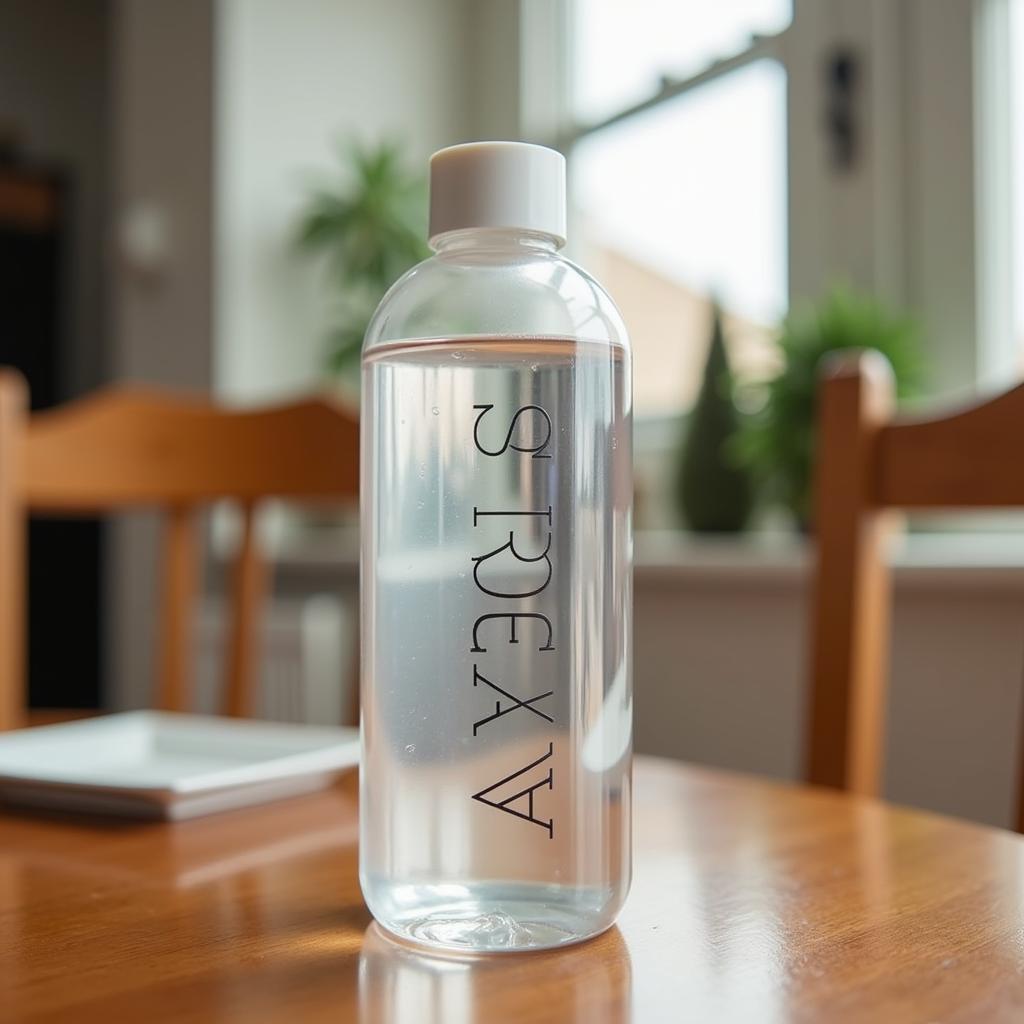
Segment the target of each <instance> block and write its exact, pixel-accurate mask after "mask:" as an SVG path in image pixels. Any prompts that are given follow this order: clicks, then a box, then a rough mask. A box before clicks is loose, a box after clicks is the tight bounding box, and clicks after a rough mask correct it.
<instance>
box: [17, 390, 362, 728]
mask: <svg viewBox="0 0 1024 1024" xmlns="http://www.w3.org/2000/svg"><path fill="white" fill-rule="evenodd" d="M358 493H359V425H358V420H357V419H356V417H355V416H354V415H353V414H352V413H350V412H348V411H347V410H345V409H344V408H342V407H341V406H340V405H335V404H334V403H332V402H330V401H327V400H323V399H314V400H309V401H303V402H298V403H295V404H292V405H286V406H281V407H278V408H272V409H267V410H261V411H238V410H230V409H224V408H219V407H218V406H216V405H214V404H212V403H210V402H206V401H202V400H193V399H185V398H180V397H173V396H170V395H167V394H162V393H160V392H158V391H153V390H148V389H144V388H136V387H123V388H116V389H112V390H109V391H104V392H100V393H98V394H96V395H94V396H91V397H88V398H85V399H82V400H80V401H76V402H72V403H69V404H68V405H65V406H62V407H60V408H57V409H54V410H52V411H46V412H41V413H37V414H34V415H31V416H30V415H29V413H28V401H27V388H26V385H25V382H24V380H23V378H22V377H21V376H20V375H18V374H17V373H15V372H13V371H10V370H0V729H2V728H11V727H14V726H16V725H18V724H19V723H20V722H21V721H22V716H23V713H24V707H25V662H24V626H25V602H24V591H25V562H24V560H25V541H26V535H25V522H26V518H27V515H28V514H29V513H30V512H44V513H50V514H76V513H85V514H90V513H102V512H112V511H115V510H123V509H130V508H140V507H153V506H156V507H159V508H161V509H163V510H164V512H165V516H166V519H165V526H164V538H163V562H164V564H163V573H164V575H163V581H162V621H161V630H160V643H159V650H158V663H157V666H156V671H157V701H156V702H157V704H158V706H159V707H162V708H166V709H169V710H183V709H184V708H185V707H186V706H187V703H188V699H189V696H190V693H189V691H190V679H189V676H190V671H189V670H190V666H191V665H192V661H193V658H192V645H191V633H192V629H191V625H192V621H193V614H194V606H195V599H196V595H197V587H198V581H199V576H198V568H199V566H198V556H199V544H198V537H197V533H196V511H197V508H198V507H199V506H201V505H204V504H208V503H210V502H213V501H217V500H220V499H229V500H233V501H235V502H237V503H238V504H239V505H240V507H241V511H242V517H243V529H242V539H241V544H240V547H239V550H238V553H237V556H236V562H235V566H234V574H233V579H232V594H231V601H232V616H231V627H230V632H229V636H228V645H229V647H228V652H227V654H228V656H227V659H226V664H227V672H226V679H225V686H224V692H223V710H224V712H225V713H226V714H231V715H245V714H248V713H250V712H251V708H252V700H253V694H254V690H255V682H254V679H255V672H254V652H255V640H256V636H255V630H256V626H257V624H258V620H259V612H260V609H261V606H262V601H263V598H264V594H265V588H266V570H265V566H264V564H263V562H262V559H261V557H260V553H259V550H258V545H257V540H256V536H255V529H254V524H255V518H254V513H255V509H256V507H257V505H258V504H259V502H260V501H261V500H262V499H265V498H271V497H281V498H292V499H298V500H309V501H317V500H322V501H342V500H346V499H354V498H356V497H357V496H358Z"/></svg>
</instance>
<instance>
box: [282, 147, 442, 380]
mask: <svg viewBox="0 0 1024 1024" xmlns="http://www.w3.org/2000/svg"><path fill="white" fill-rule="evenodd" d="M342 158H343V163H344V164H345V165H346V166H345V167H344V174H343V176H342V181H341V183H340V184H338V185H331V186H329V187H326V188H320V189H318V190H317V191H315V192H314V193H313V194H312V195H311V197H310V200H309V203H308V205H307V207H306V209H305V211H304V213H303V215H302V217H301V221H300V224H299V234H298V239H299V244H300V245H301V246H302V247H303V248H305V249H307V250H310V251H315V252H323V253H326V254H327V256H328V259H329V266H330V271H331V278H332V285H333V288H334V289H335V312H334V319H335V325H334V328H333V329H332V331H331V333H330V336H329V337H328V339H327V355H326V366H327V369H328V370H329V371H331V372H332V373H334V374H337V375H341V376H345V375H348V374H350V373H352V372H353V371H354V370H355V369H357V368H358V365H359V353H360V349H361V347H362V343H363V335H364V334H365V333H366V326H367V324H368V323H369V321H370V317H371V316H372V315H373V311H374V309H376V308H377V304H378V303H379V302H380V300H381V298H382V297H383V295H384V293H385V292H386V291H387V290H388V288H390V287H391V285H392V284H393V283H394V282H395V281H396V280H397V279H398V278H399V277H401V275H402V274H404V273H405V271H406V270H408V269H409V268H410V267H412V266H414V265H415V264H416V263H419V261H420V260H422V259H425V258H426V257H427V256H428V255H429V254H430V253H429V250H428V248H427V245H426V243H425V242H424V240H423V239H424V236H425V234H426V231H425V225H426V215H427V214H426V211H427V190H426V183H425V181H424V180H423V179H422V178H420V177H417V176H415V175H413V174H410V173H409V172H408V171H407V170H406V167H405V164H404V161H403V159H402V154H401V150H400V148H399V147H398V146H396V145H394V144H391V143H386V142H384V143H380V144H378V145H376V146H372V147H366V146H361V145H359V144H356V143H353V144H351V145H349V146H348V147H347V148H346V149H345V150H344V151H343V153H342Z"/></svg>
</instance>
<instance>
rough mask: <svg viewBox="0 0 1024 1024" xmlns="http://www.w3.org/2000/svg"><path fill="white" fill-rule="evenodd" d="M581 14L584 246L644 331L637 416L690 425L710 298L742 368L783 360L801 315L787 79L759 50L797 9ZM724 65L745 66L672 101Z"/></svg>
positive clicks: (638, 350) (765, 6)
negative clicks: (780, 332) (795, 310)
mask: <svg viewBox="0 0 1024 1024" xmlns="http://www.w3.org/2000/svg"><path fill="white" fill-rule="evenodd" d="M573 16H574V19H575V22H576V24H575V29H574V31H573V32H572V33H571V38H572V39H573V40H574V52H573V54H572V76H571V78H572V97H571V107H572V111H573V114H574V119H575V121H576V123H578V124H583V125H585V126H590V127H585V128H584V129H583V130H582V131H581V132H580V133H579V135H578V137H577V138H576V140H575V141H574V144H573V146H572V148H571V152H570V174H571V178H572V189H571V193H572V196H573V204H574V209H573V217H574V223H573V234H574V236H575V238H576V239H577V243H576V244H577V250H578V251H579V254H580V258H581V261H582V262H584V263H585V264H586V265H587V266H588V267H589V268H591V269H593V270H594V272H595V273H596V274H597V276H598V277H599V278H600V279H601V280H602V282H603V283H605V284H606V285H607V286H608V288H609V290H610V291H611V292H612V294H613V295H614V296H615V298H616V301H617V302H618V303H619V306H620V307H621V309H622V311H623V314H624V316H625V319H626V322H627V325H628V327H629V329H630V333H631V336H632V340H633V347H634V393H635V402H636V412H637V415H638V417H640V418H644V417H654V416H661V415H667V414H673V413H678V412H679V411H680V410H683V409H685V408H687V407H689V405H690V404H692V401H693V399H694V397H695V394H696V390H697V388H698V386H699V383H700V374H701V369H702V366H703V360H704V356H705V353H706V344H707V336H708V323H709V315H710V300H711V297H712V296H715V297H716V298H717V300H718V301H719V302H720V303H721V304H722V306H723V308H724V310H725V312H726V316H727V328H728V334H729V344H730V348H731V354H732V357H733V359H734V361H735V363H736V364H737V367H738V368H739V369H740V370H741V371H743V372H745V373H747V374H754V375H762V374H763V373H764V372H765V371H766V370H767V369H768V367H769V366H770V365H773V364H774V352H773V346H772V342H771V337H772V329H773V325H774V324H775V323H777V321H778V319H779V318H780V316H782V315H783V314H784V312H785V310H786V307H787V303H788V287H787V266H788V259H787V245H786V235H787V216H786V188H787V185H786V75H785V71H784V70H783V67H782V65H781V64H780V63H779V62H778V61H775V60H771V59H764V58H761V59H759V58H758V54H757V52H756V51H751V50H750V47H751V43H752V37H753V36H754V34H755V33H772V32H778V31H779V30H781V29H783V28H784V27H785V25H786V24H787V23H788V21H789V20H790V16H791V4H790V3H789V2H788V0H747V2H743V3H735V4H729V5H710V4H705V3H702V2H700V0H697V2H692V0H691V2H679V0H676V2H667V0H647V2H645V3H635V4H628V5H627V4H621V3H613V2H610V0H578V2H577V3H576V5H575V8H574V13H573ZM754 42H755V43H756V40H754ZM744 54H747V55H748V56H749V58H750V59H749V60H747V59H743V57H744ZM737 55H739V59H737ZM720 58H731V60H732V62H733V63H735V67H731V68H730V69H729V70H728V71H727V72H726V73H724V74H715V75H713V76H710V80H708V81H707V82H700V83H699V84H697V85H695V86H694V87H693V88H679V89H678V91H677V92H676V93H675V94H671V95H670V94H669V92H670V89H663V94H662V95H658V93H659V89H662V87H663V85H665V84H667V83H666V79H668V78H669V76H672V79H673V80H676V79H678V77H679V76H685V75H690V76H693V75H697V76H701V75H702V74H704V73H705V72H706V70H707V69H708V68H709V67H710V66H711V65H712V63H713V62H714V61H715V60H718V59H720ZM651 96H658V99H657V101H656V102H653V103H651V104H650V106H649V107H648V108H647V109H645V110H642V111H640V112H635V113H633V114H631V115H630V116H628V117H623V118H622V119H621V120H619V119H617V118H618V117H619V116H620V115H621V114H622V112H623V111H624V110H626V109H628V108H630V107H631V106H632V105H635V104H643V103H644V102H645V101H648V100H649V98H650V97H651ZM609 119H611V123H604V122H607V121H608V120H609Z"/></svg>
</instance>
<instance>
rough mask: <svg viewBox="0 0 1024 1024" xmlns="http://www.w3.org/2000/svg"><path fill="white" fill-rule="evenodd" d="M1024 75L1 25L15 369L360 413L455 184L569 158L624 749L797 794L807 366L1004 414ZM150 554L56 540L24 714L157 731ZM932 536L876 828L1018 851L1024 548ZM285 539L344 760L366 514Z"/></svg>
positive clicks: (497, 42)
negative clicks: (620, 325) (628, 696)
mask: <svg viewBox="0 0 1024 1024" xmlns="http://www.w3.org/2000/svg"><path fill="white" fill-rule="evenodd" d="M1022 59H1024V0H733V2H730V3H728V4H709V3H703V2H700V0H674V2H673V0H633V2H631V3H628V4H625V3H616V2H614V0H377V2H375V3H372V4H369V3H357V2H355V0H289V2H288V3H285V2H283V0H173V2H172V0H0V318H2V321H3V323H2V327H0V364H9V365H15V366H17V367H18V368H19V369H21V370H22V371H23V372H24V373H25V374H26V375H27V377H28V379H29V382H30V385H31V389H32V399H33V407H34V408H46V407H47V406H50V405H53V404H57V403H60V402H63V401H66V400H69V399H71V398H74V397H76V396H78V395H81V394H85V393H88V392H89V391H91V390H93V389H95V388H97V387H99V386H102V385H106V384H109V383H111V382H116V381H122V380H134V381H148V382H152V383H155V384H158V385H160V386H165V387H172V388H177V389H184V390H189V391H193V392H204V393H212V394H214V395H215V396H218V397H219V398H222V399H224V400H226V401H229V402H232V403H238V404H259V403H264V402H268V401H274V400H279V399H283V398H286V397H290V396H294V395H296V394H299V393H303V392H309V391H310V390H314V389H324V388H326V389H329V390H330V391H332V392H334V393H335V394H337V395H339V396H341V398H342V399H343V400H345V401H350V402H356V401H357V392H358V377H357V372H356V370H355V367H356V366H357V358H356V356H357V347H358V338H359V337H360V336H361V333H362V328H363V327H364V326H365V322H366V319H367V317H368V315H369V311H370V310H371V309H372V307H373V305H374V304H375V302H376V301H377V299H378V298H379V296H380V294H382V292H383V290H384V288H386V286H387V285H388V284H389V283H390V281H391V280H392V279H393V278H394V276H396V275H397V273H399V272H400V271H401V270H402V269H404V267H405V266H408V265H410V264H411V263H412V262H415V260H416V259H418V258H419V257H420V255H421V254H422V253H421V249H422V246H421V244H420V243H419V242H418V241H417V236H418V235H419V234H421V232H422V230H423V228H424V225H425V215H424V205H423V204H424V199H425V184H424V172H425V169H426V159H427V157H428V156H429V154H430V153H431V152H432V151H433V150H435V149H437V148H439V147H441V146H444V145H448V144H452V143H456V142H462V141H467V140H472V139H487V138H509V139H526V140H530V141H537V142H542V143H545V144H549V145H555V146H558V147H559V148H560V149H562V150H563V152H565V154H566V156H567V158H568V160H569V172H570V193H571V200H572V216H571V235H572V238H571V241H570V255H571V256H572V257H573V258H574V259H577V260H578V261H579V262H580V263H582V264H583V265H584V266H585V267H587V268H588V269H589V270H591V271H592V272H593V273H594V274H595V276H597V277H598V278H599V279H600V280H601V281H602V282H603V283H604V284H605V285H606V286H607V287H608V289H609V290H610V292H611V294H612V295H613V296H614V297H615V298H616V300H617V301H618V303H619V305H620V307H621V309H622V311H623V314H624V316H625V319H626V322H627V325H628V326H629V329H630V332H631V335H632V338H633V343H634V351H635V378H634V379H635V414H636V466H637V473H636V516H637V528H638V538H637V571H636V653H635V673H636V727H637V732H636V744H637V749H638V750H640V751H642V752H647V753H657V754H664V755H668V756H674V757H684V758H687V759H690V760H693V761H697V762H703V763H708V764H715V765H721V766H725V767H730V768H736V769H742V770H748V771H755V772H760V773H764V774H768V775H773V776H777V777H782V778H795V777H797V776H798V773H799V765H800V749H801V743H802V739H801V723H802V721H803V712H804V700H805V689H806V687H805V677H806V665H805V648H806V641H805V637H806V629H807V609H806V607H805V594H806V575H807V555H806V551H805V546H806V544H805V539H806V533H807V531H808V529H810V528H812V527H813V524H812V523H811V522H810V521H809V516H810V513H809V506H808V501H807V496H808V487H809V483H808V473H809V465H810V453H811V451H812V446H813V370H814V365H815V363H816V361H817V358H818V357H819V356H820V355H821V354H822V353H824V352H827V351H828V350H829V349H831V348H837V347H846V346H849V345H867V346H874V347H878V348H880V349H881V350H882V351H884V352H886V354H887V355H888V356H889V357H890V359H891V360H892V362H893V363H894V365H895V367H896V369H897V372H898V375H899V379H900V388H901V392H902V393H903V394H904V395H905V397H906V398H907V400H908V401H909V402H910V403H912V404H913V403H922V404H928V405H931V404H933V403H934V402H936V401H944V400H947V399H957V398H965V397H969V396H971V395H973V394H975V393H978V392H984V391H988V390H991V389H994V388H1000V387H1005V386H1008V385H1009V384H1011V383H1012V382H1013V381H1014V380H1015V379H1017V378H1018V376H1019V375H1020V371H1021V367H1022V356H1024V71H1022V70H1021V61H1022ZM368 268H369V269H368ZM706 366H707V367H709V368H710V369H709V372H706ZM723 381H725V382H726V383H725V385H723ZM787 396H788V400H787ZM793 396H796V398H795V399H794V398H793ZM709 453H711V456H712V457H709ZM156 525H157V524H156V522H155V519H154V518H153V517H148V516H145V515H141V516H133V517H131V518H125V519H124V520H121V519H117V520H114V521H107V522H105V523H102V524H101V523H96V522H81V521H76V522H72V523H67V522H61V523H55V522H49V521H39V522H35V523H33V526H32V541H31V545H32V546H31V556H30V558H31V593H30V600H31V641H30V684H31V695H32V701H33V704H34V705H36V706H38V707H46V706H59V707H71V706H81V707H95V706H105V707H109V708H126V707H134V706H143V705H145V704H146V703H147V701H148V700H149V697H150V691H151V686H152V665H153V646H154V629H155V623H156V609H155V602H156V588H155V584H154V580H155V577H156V574H157V565H156V542H155V541H156ZM914 525H915V529H914V530H913V531H912V532H911V533H910V534H909V535H908V537H907V538H906V539H905V540H904V541H903V543H902V544H901V546H900V548H899V550H898V551H897V552H896V554H895V561H896V605H895V616H896V630H895V637H896V640H895V646H894V651H893V674H892V690H891V699H890V726H889V740H888V743H889V749H888V757H887V779H886V793H887V795H888V796H889V797H890V798H891V799H894V800H897V801H904V802H908V803H913V804H916V805H920V806H925V807H933V808H936V809H938V810H942V811H946V812H949V813H955V814H962V815H965V816H968V817H972V818H975V819H978V820H983V821H989V822H992V823H995V824H1006V823H1007V822H1008V821H1009V814H1010V807H1011V802H1012V793H1011V790H1012V785H1013V779H1014V777H1015V772H1014V770H1013V765H1014V763H1015V760H1014V758H1015V751H1016V749H1017V748H1016V743H1017V739H1016V723H1017V722H1018V720H1019V716H1020V713H1021V709H1020V706H1019V704H1020V692H1021V685H1020V684H1021V677H1022V670H1024V647H1022V643H1021V629H1020V626H1021V622H1022V621H1024V586H1022V585H1021V584H1022V583H1024V535H1021V532H1020V529H1019V526H1020V523H1019V521H1018V520H1017V519H1015V518H1007V517H1002V518H994V517H992V518H989V519H986V520H984V521H983V522H982V524H981V526H980V527H979V526H978V525H977V524H976V521H975V522H974V523H972V524H971V526H970V530H971V531H973V534H972V535H969V534H968V532H967V531H968V527H967V525H966V524H963V523H960V522H958V521H956V520H951V519H945V520H941V521H931V522H928V523H915V524H914ZM233 527H234V523H233V520H232V516H231V513H230V510H218V511H217V512H216V513H215V515H214V516H213V517H212V519H211V523H210V529H209V545H208V551H207V553H206V572H205V579H206V592H207V595H208V596H207V599H206V600H205V601H204V603H203V609H202V613H201V615H200V616H199V620H198V621H197V622H196V623H195V629H196V631H197V635H198V637H199V645H198V646H199V652H200V654H199V665H198V675H199V681H200V702H201V703H203V704H204V706H209V707H211V708H212V707H213V706H214V696H213V692H212V691H213V686H214V681H215V679H216V678H217V676H218V667H219V657H220V654H219V652H220V639H221V635H222V632H223V628H224V625H223V613H222V607H221V601H220V594H221V592H222V589H223V575H224V574H223V563H224V559H225V556H226V554H227V553H228V552H230V550H231V545H232V538H233ZM263 527H264V529H265V533H266V540H267V544H268V546H269V548H270V551H271V552H272V554H273V558H274V571H275V594H274V600H273V601H272V602H271V605H270V608H269V610H268V612H267V623H266V630H265V640H264V651H263V665H264V668H263V678H262V682H263V698H262V700H263V713H264V714H265V715H267V716H268V717H275V718H283V719H295V720H308V721H336V720H337V716H338V713H339V709H340V708H341V707H342V706H343V703H344V696H343V692H342V691H341V690H339V687H338V679H339V678H343V677H345V676H346V673H347V671H348V666H350V665H351V663H352V650H353V644H354V636H355V628H356V621H355V614H356V609H355V599H356V594H357V586H358V566H357V546H356V543H355V537H356V532H357V523H356V522H355V518H354V514H353V513H352V512H351V511H348V512H340V513H337V514H331V515H325V514H322V513H319V514H316V515H314V514H312V513H309V512H305V513H304V512H301V511H294V510H292V511H289V510H284V509H276V508H275V509H271V510H269V512H268V515H267V519H266V522H265V523H264V524H263ZM58 624H59V627H58ZM345 685H346V686H349V685H351V680H350V679H347V678H346V681H345ZM953 747H956V748H957V749H958V750H959V751H960V752H961V755H962V756H960V757H958V758H957V759H956V760H955V761H953V760H951V759H950V758H949V757H948V756H947V755H948V751H949V750H950V749H951V748H953Z"/></svg>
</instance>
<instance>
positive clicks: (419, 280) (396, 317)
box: [363, 252, 629, 354]
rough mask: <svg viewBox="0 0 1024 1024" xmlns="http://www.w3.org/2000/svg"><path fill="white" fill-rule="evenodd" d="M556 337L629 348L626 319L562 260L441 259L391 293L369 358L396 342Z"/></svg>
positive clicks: (537, 256)
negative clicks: (380, 348)
mask: <svg viewBox="0 0 1024 1024" xmlns="http://www.w3.org/2000/svg"><path fill="white" fill-rule="evenodd" d="M524 335H533V336H541V335H550V336H559V337H576V338H580V339H585V340H587V341H589V342H596V343H602V342H603V343H606V344H609V345H616V346H623V347H627V346H628V344H629V341H628V337H627V333H626V328H625V325H624V324H623V321H622V316H621V314H620V313H619V311H618V309H617V308H616V306H615V303H614V302H613V301H612V299H611V297H610V296H609V295H608V293H607V292H606V291H605V290H604V288H603V287H602V286H601V285H600V284H599V283H598V282H597V281H596V280H595V279H594V278H593V277H592V276H591V275H590V274H588V273H587V272H586V271H585V270H583V269H582V268H581V267H579V266H577V265H576V264H575V263H573V262H572V261H571V260H568V259H566V258H565V257H563V256H561V255H559V254H558V253H557V252H532V253H528V254H522V255H516V256H515V257H510V256H509V254H507V253H497V252H495V253H488V252H477V253H473V254H472V255H471V256H466V255H463V254H458V255H448V254H437V255H434V256H432V257H430V258H429V259H427V260H424V261H423V262H422V263H419V264H417V265H416V266H415V267H413V268H412V269H411V270H409V271H408V272H407V273H406V274H404V275H403V276H402V277H401V278H399V280H398V281H396V282H395V284H394V285H393V286H392V287H391V288H390V289H389V291H388V292H387V294H386V295H385V296H384V298H383V299H382V300H381V303H380V305H379V306H378V307H377V311H376V312H375V313H374V316H373V318H372V320H371V321H370V325H369V327H368V329H367V332H366V338H365V341H364V344H363V352H364V354H365V353H367V352H369V351H371V350H372V349H374V348H376V347H377V346H380V345H385V344H389V343H393V342H395V341H403V342H411V343H415V342H416V341H417V340H423V341H430V340H436V339H437V338H455V337H459V336H472V337H477V338H479V337H482V336H498V337H502V336H506V337H521V336H524Z"/></svg>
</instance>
